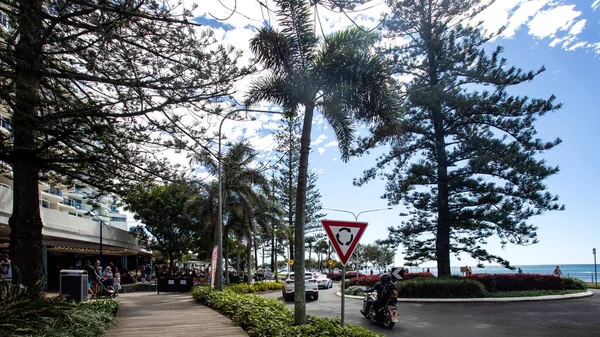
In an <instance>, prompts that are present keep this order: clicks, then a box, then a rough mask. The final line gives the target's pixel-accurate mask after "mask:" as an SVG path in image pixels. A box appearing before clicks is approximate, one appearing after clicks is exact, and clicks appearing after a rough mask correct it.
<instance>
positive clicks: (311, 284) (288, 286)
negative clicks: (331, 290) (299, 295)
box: [281, 272, 319, 301]
mask: <svg viewBox="0 0 600 337" xmlns="http://www.w3.org/2000/svg"><path fill="white" fill-rule="evenodd" d="M304 280H305V281H304V292H305V294H306V297H312V298H313V299H315V300H318V299H319V285H318V284H317V278H316V276H315V273H304ZM281 293H282V295H283V299H284V300H286V301H292V300H293V299H294V272H290V273H289V274H288V275H287V277H286V278H285V282H284V283H283V287H282V288H281Z"/></svg>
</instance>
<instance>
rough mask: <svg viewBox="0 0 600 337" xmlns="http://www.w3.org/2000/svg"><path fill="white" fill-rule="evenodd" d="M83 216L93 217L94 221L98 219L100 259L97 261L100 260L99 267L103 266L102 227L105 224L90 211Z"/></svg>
mask: <svg viewBox="0 0 600 337" xmlns="http://www.w3.org/2000/svg"><path fill="white" fill-rule="evenodd" d="M84 215H87V216H93V217H95V218H96V219H98V221H99V222H100V254H99V255H100V258H99V260H100V265H101V266H104V263H103V262H104V261H103V258H102V227H104V226H106V224H105V223H104V221H102V219H100V217H98V216H97V215H96V214H95V213H93V212H92V211H91V210H90V211H87V212H86V213H84ZM106 228H108V226H107V227H106Z"/></svg>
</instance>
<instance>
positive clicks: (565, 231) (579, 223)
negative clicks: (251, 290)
mask: <svg viewBox="0 0 600 337" xmlns="http://www.w3.org/2000/svg"><path fill="white" fill-rule="evenodd" d="M260 2H261V3H262V4H264V6H260V5H259V1H254V0H243V1H241V0H239V1H235V0H203V1H202V2H201V6H199V7H198V8H196V9H195V10H194V12H193V13H194V15H195V16H196V20H197V22H200V23H202V24H204V25H206V26H210V27H212V28H213V29H214V31H215V37H216V38H217V39H218V40H219V41H221V43H223V44H226V45H233V46H235V47H237V48H238V49H240V50H242V51H244V60H245V62H248V60H249V59H250V58H251V56H252V55H251V53H250V52H249V51H248V41H249V39H250V38H251V37H252V36H253V35H254V34H255V31H256V30H255V29H256V27H260V26H262V25H263V23H264V22H266V21H270V22H271V24H273V25H277V22H276V18H275V17H274V16H273V14H271V15H269V11H267V9H266V7H269V8H270V9H273V8H274V3H273V1H269V0H262V1H260ZM186 4H187V5H188V6H190V5H191V4H189V3H187V2H183V5H184V6H185V5H186ZM234 8H235V11H233V9H234ZM386 11H387V7H386V6H385V5H384V4H383V2H382V1H371V2H369V3H367V4H365V5H364V6H362V7H359V8H358V9H357V10H356V11H354V12H350V13H346V14H342V13H339V12H333V11H330V10H328V9H326V8H323V7H321V6H319V7H318V11H317V13H314V14H315V15H314V17H315V19H316V22H317V27H318V28H317V29H318V31H319V32H321V31H322V32H324V33H325V34H329V33H331V32H333V31H336V30H339V29H343V28H347V27H350V26H351V25H352V22H351V21H350V20H349V18H348V17H350V18H352V19H353V20H354V21H355V22H357V23H359V24H362V25H364V26H366V27H369V28H372V27H375V26H377V24H378V22H379V18H380V15H381V13H384V12H386ZM479 19H480V20H482V21H483V23H484V27H485V28H486V29H488V30H489V31H495V30H497V29H498V28H500V27H502V26H505V27H506V29H505V30H504V32H503V34H502V35H501V36H500V37H498V38H497V39H495V40H493V41H492V42H491V43H490V46H489V47H490V48H492V47H495V46H496V45H501V46H503V47H504V48H505V52H504V54H503V56H504V57H506V58H507V59H508V61H509V64H510V65H514V66H517V67H520V68H523V69H524V70H536V69H538V68H540V67H541V66H544V67H545V68H546V71H545V72H543V73H542V74H541V75H539V76H538V77H537V78H536V79H534V80H533V81H532V82H529V83H526V84H522V85H520V86H519V87H518V88H514V89H511V93H513V94H518V95H527V96H529V97H538V98H547V97H549V96H550V95H555V96H556V97H557V101H558V102H561V103H563V104H564V106H563V108H562V109H561V110H559V111H557V112H554V113H551V114H548V115H546V116H544V117H542V118H541V119H540V120H539V121H538V123H537V124H536V127H537V131H538V136H539V137H540V138H542V139H544V140H552V139H554V138H556V137H560V138H561V139H562V140H563V143H562V144H560V145H559V146H557V147H555V148H554V149H552V150H550V151H548V152H546V153H545V155H544V158H545V159H546V160H547V162H548V164H550V165H558V166H559V167H560V170H561V171H560V173H559V174H557V175H555V176H553V177H551V178H549V179H547V180H546V184H547V186H548V190H549V191H550V192H551V193H553V194H556V195H559V197H560V202H561V203H563V204H565V206H566V210H565V211H561V212H551V213H546V214H544V215H541V216H537V217H534V218H531V219H530V222H531V223H532V224H534V225H536V226H538V227H539V230H538V239H539V240H540V242H539V243H538V244H535V245H530V246H515V245H510V244H509V245H507V246H506V247H505V248H504V249H502V248H501V247H500V244H499V243H498V240H495V239H489V240H488V244H487V245H486V248H487V249H488V251H489V252H491V253H493V254H498V255H500V256H502V257H503V258H505V259H507V260H509V261H510V262H511V263H512V264H513V265H532V264H571V263H577V264H579V263H582V264H587V263H593V255H592V248H594V247H597V248H599V249H600V229H599V228H600V226H598V223H599V222H600V204H599V201H598V196H597V195H598V193H599V192H600V179H599V174H600V160H599V159H598V156H599V155H600V151H598V148H599V146H600V133H599V132H597V127H598V125H599V124H600V113H599V112H600V111H598V110H599V109H598V104H597V96H598V95H599V91H598V87H599V86H598V84H599V81H600V80H599V79H600V66H599V65H600V0H564V1H561V0H554V1H550V0H500V1H497V2H496V3H495V4H493V5H492V6H491V7H490V8H488V9H487V10H486V11H485V12H483V13H482V14H481V15H480V17H479ZM319 22H320V24H319ZM250 80H251V78H247V79H245V80H243V81H241V82H239V83H237V89H238V95H237V98H239V99H240V100H241V98H242V97H243V95H244V88H245V87H246V86H247V84H248V82H249V81H250ZM258 108H260V109H271V110H272V109H276V107H273V106H269V105H267V104H264V105H262V106H260V107H258ZM241 117H244V118H250V117H254V118H256V120H255V121H245V122H237V121H227V122H225V123H224V127H223V134H224V135H225V136H226V137H227V138H228V139H229V140H234V139H238V140H242V139H245V140H248V141H250V143H251V144H252V145H253V146H254V147H255V148H256V149H257V150H259V151H261V160H264V161H269V160H272V159H273V155H274V153H273V148H274V146H275V144H274V142H273V139H272V135H271V131H273V130H275V129H276V127H277V120H279V116H278V115H267V114H254V115H250V116H246V115H242V116H241ZM213 127H215V128H216V127H217V124H214V125H213ZM213 130H216V129H213ZM311 148H312V151H311V154H310V168H311V169H312V170H314V171H315V172H317V173H318V184H317V186H318V188H319V191H320V193H321V195H322V199H321V202H322V204H323V207H324V208H330V209H341V210H347V211H350V212H353V213H355V214H357V213H359V212H362V211H366V210H373V209H385V210H382V211H376V212H366V213H364V214H361V215H360V217H359V219H358V220H359V221H366V222H368V223H369V225H368V227H367V230H366V232H365V234H364V235H363V237H362V239H361V243H363V244H366V243H372V242H374V241H375V240H377V239H380V238H385V237H387V227H388V226H396V225H399V224H400V223H401V222H402V220H403V217H402V216H400V214H401V213H404V212H407V209H406V208H405V207H404V206H394V205H391V206H392V207H393V208H392V209H391V210H387V209H386V208H388V207H390V205H388V204H387V200H384V199H381V195H382V194H383V192H384V184H385V182H384V181H381V180H376V181H371V182H370V183H368V184H367V185H364V186H362V187H355V186H353V184H352V181H353V179H355V178H358V177H360V175H361V173H362V171H363V170H366V169H368V168H370V167H372V165H373V164H374V162H375V161H374V158H375V157H376V155H377V154H380V153H382V151H383V149H379V150H376V151H373V152H372V154H371V155H370V156H365V157H361V158H354V159H351V160H350V161H349V162H347V163H344V162H343V161H341V160H340V153H339V150H338V148H337V143H336V141H335V137H334V136H333V133H332V132H331V128H330V127H329V126H328V125H327V124H326V123H325V122H324V121H323V118H322V117H321V116H320V115H318V114H316V115H315V118H314V121H313V132H312V145H311ZM172 159H173V161H177V160H182V159H177V158H175V157H173V158H172ZM324 212H325V213H327V216H326V218H327V219H332V220H354V217H353V216H352V215H351V214H349V213H345V212H338V211H328V210H324ZM402 250H403V248H402V247H398V250H397V255H396V261H395V264H396V265H401V264H403V261H404V260H403V254H402ZM451 264H452V265H453V266H458V265H475V264H476V262H475V261H474V260H472V259H471V258H470V257H467V256H461V260H460V261H459V260H457V258H454V257H453V258H452V261H451ZM422 266H423V267H427V266H435V262H428V263H426V264H423V265H422Z"/></svg>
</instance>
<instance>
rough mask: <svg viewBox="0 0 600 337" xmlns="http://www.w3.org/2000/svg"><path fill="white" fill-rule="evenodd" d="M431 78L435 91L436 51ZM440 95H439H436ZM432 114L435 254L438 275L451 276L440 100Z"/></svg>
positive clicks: (444, 145)
mask: <svg viewBox="0 0 600 337" xmlns="http://www.w3.org/2000/svg"><path fill="white" fill-rule="evenodd" d="M429 64H430V70H429V79H430V82H431V89H432V91H434V92H435V88H437V84H438V78H437V76H438V74H437V69H436V59H435V56H434V51H433V50H430V51H429ZM434 97H439V95H434ZM430 111H431V116H432V119H433V127H434V132H435V153H436V157H437V188H438V195H437V207H438V225H437V231H436V238H435V254H436V260H437V267H438V277H444V276H450V275H451V272H450V207H449V205H448V199H449V191H448V160H447V155H446V141H445V138H444V137H445V132H444V120H443V115H442V107H441V103H439V102H432V105H431V108H430Z"/></svg>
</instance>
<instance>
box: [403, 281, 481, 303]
mask: <svg viewBox="0 0 600 337" xmlns="http://www.w3.org/2000/svg"><path fill="white" fill-rule="evenodd" d="M398 293H399V294H398V297H402V298H478V297H485V295H486V291H485V289H484V287H483V285H481V283H479V282H476V281H473V280H467V279H463V280H457V279H454V278H431V277H427V278H416V279H413V280H407V281H403V282H398Z"/></svg>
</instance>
